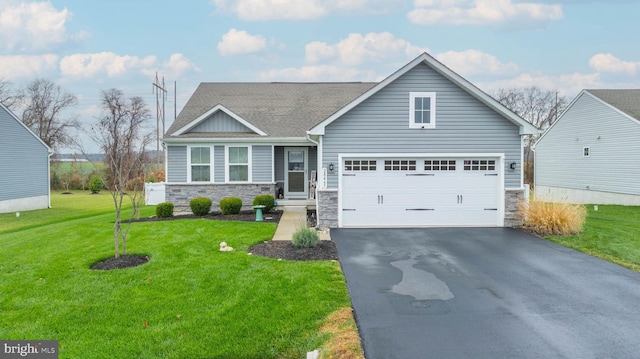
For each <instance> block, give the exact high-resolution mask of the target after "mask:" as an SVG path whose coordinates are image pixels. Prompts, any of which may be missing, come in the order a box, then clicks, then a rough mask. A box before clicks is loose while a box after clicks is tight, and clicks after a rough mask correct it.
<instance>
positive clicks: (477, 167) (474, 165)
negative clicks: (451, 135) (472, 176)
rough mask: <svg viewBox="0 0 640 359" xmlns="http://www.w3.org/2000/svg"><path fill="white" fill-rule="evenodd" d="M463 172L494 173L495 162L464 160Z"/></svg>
mask: <svg viewBox="0 0 640 359" xmlns="http://www.w3.org/2000/svg"><path fill="white" fill-rule="evenodd" d="M464 170H465V171H495V170H496V161H495V160H464Z"/></svg>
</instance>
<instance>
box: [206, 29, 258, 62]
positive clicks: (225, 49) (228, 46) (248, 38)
mask: <svg viewBox="0 0 640 359" xmlns="http://www.w3.org/2000/svg"><path fill="white" fill-rule="evenodd" d="M266 46H267V41H266V40H265V38H264V37H262V36H260V35H250V34H249V33H248V32H246V31H238V30H236V29H231V30H229V31H228V32H227V33H226V34H224V35H222V40H221V41H220V42H219V43H218V51H219V52H220V54H221V55H223V56H230V55H244V54H251V53H254V52H259V51H262V50H264V49H265V48H266Z"/></svg>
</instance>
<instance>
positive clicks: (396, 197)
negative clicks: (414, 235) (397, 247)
mask: <svg viewBox="0 0 640 359" xmlns="http://www.w3.org/2000/svg"><path fill="white" fill-rule="evenodd" d="M500 174H501V161H500V158H477V157H468V158H465V157H461V158H431V157H429V158H373V159H370V158H345V159H344V160H343V162H342V169H341V176H342V178H341V184H340V192H341V198H340V200H341V203H340V204H341V205H340V210H341V212H342V213H341V214H342V220H341V225H342V226H343V227H375V226H377V227H389V226H391V227H397V226H400V227H402V226H404V227H408V226H497V225H500V223H501V221H500V218H499V216H501V215H502V207H501V203H500V198H501V196H500V193H499V191H500V189H501V186H500V181H501V180H502V176H501V175H500Z"/></svg>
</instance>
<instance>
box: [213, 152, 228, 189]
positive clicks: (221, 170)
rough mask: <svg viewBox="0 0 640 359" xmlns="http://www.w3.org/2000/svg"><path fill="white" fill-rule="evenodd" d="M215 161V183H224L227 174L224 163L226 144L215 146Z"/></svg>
mask: <svg viewBox="0 0 640 359" xmlns="http://www.w3.org/2000/svg"><path fill="white" fill-rule="evenodd" d="M213 161H214V162H213V176H214V178H213V181H214V182H215V183H224V179H225V174H226V171H225V165H224V146H220V145H219V146H214V148H213Z"/></svg>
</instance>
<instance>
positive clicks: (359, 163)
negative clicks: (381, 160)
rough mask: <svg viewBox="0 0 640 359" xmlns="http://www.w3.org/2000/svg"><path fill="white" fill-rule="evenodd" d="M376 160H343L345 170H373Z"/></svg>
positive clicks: (375, 166)
mask: <svg viewBox="0 0 640 359" xmlns="http://www.w3.org/2000/svg"><path fill="white" fill-rule="evenodd" d="M376 168H377V161H370V160H346V161H344V170H345V171H375V170H376Z"/></svg>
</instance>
